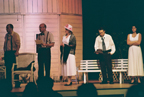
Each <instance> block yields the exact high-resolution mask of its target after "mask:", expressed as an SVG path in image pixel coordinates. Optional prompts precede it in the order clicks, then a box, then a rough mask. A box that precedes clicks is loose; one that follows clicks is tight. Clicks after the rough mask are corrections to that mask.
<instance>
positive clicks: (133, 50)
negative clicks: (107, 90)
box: [128, 46, 143, 76]
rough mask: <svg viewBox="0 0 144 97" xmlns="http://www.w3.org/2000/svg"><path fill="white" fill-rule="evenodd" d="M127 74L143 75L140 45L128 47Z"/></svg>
mask: <svg viewBox="0 0 144 97" xmlns="http://www.w3.org/2000/svg"><path fill="white" fill-rule="evenodd" d="M128 76H143V59H142V52H141V47H140V46H130V47H129V52H128Z"/></svg>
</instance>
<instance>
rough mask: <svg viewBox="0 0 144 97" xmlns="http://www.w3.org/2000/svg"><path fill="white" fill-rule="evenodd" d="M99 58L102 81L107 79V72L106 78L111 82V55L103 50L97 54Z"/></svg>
mask: <svg viewBox="0 0 144 97" xmlns="http://www.w3.org/2000/svg"><path fill="white" fill-rule="evenodd" d="M99 60H100V67H101V71H102V76H103V81H104V82H106V81H107V75H106V74H107V72H108V79H109V81H110V82H113V76H112V61H111V55H110V54H108V52H104V53H103V54H99Z"/></svg>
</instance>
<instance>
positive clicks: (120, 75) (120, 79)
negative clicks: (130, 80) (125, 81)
mask: <svg viewBox="0 0 144 97" xmlns="http://www.w3.org/2000/svg"><path fill="white" fill-rule="evenodd" d="M119 79H120V84H122V72H120V77H119Z"/></svg>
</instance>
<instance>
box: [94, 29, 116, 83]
mask: <svg viewBox="0 0 144 97" xmlns="http://www.w3.org/2000/svg"><path fill="white" fill-rule="evenodd" d="M99 34H100V35H99V36H97V37H96V40H95V46H94V48H95V51H96V54H97V55H99V61H100V66H101V71H102V75H103V81H102V82H101V84H107V76H106V69H107V71H108V78H109V82H110V84H113V76H112V61H111V55H112V54H114V52H115V44H114V42H113V39H112V37H111V36H110V35H109V34H106V33H105V30H104V29H103V28H100V29H99Z"/></svg>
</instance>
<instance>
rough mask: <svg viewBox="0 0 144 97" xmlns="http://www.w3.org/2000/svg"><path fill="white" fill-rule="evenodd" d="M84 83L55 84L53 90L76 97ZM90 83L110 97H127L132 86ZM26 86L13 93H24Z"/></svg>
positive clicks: (100, 93) (101, 93) (99, 91)
mask: <svg viewBox="0 0 144 97" xmlns="http://www.w3.org/2000/svg"><path fill="white" fill-rule="evenodd" d="M82 83H83V81H80V83H79V84H76V83H75V82H73V85H71V86H64V84H66V82H55V83H54V87H53V90H54V91H57V92H59V93H61V94H62V95H63V96H64V97H75V96H76V90H77V88H78V86H80V85H81V84H82ZM89 83H93V84H94V85H95V87H96V88H97V92H98V95H113V96H108V97H125V95H126V92H127V89H128V88H129V87H130V86H132V84H128V83H124V84H119V83H114V84H99V83H100V82H96V81H89ZM25 86H26V84H21V88H13V89H12V92H13V93H22V92H23V91H24V89H25ZM102 97H103V96H102Z"/></svg>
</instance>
